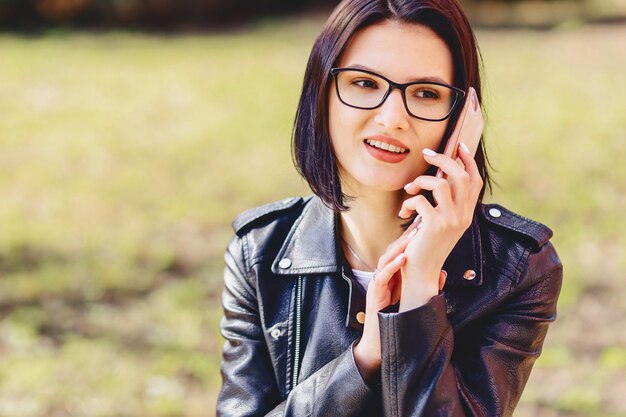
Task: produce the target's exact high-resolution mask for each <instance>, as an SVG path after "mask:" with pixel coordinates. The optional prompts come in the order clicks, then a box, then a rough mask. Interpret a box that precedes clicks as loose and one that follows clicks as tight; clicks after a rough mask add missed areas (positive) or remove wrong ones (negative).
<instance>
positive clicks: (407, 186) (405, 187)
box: [404, 182, 413, 190]
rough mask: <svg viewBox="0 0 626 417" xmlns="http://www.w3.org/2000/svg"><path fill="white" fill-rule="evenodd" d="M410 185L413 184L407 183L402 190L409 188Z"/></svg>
mask: <svg viewBox="0 0 626 417" xmlns="http://www.w3.org/2000/svg"><path fill="white" fill-rule="evenodd" d="M411 184H413V182H410V183H408V184H407V185H405V186H404V189H405V190H406V189H407V188H409V187H410V186H411Z"/></svg>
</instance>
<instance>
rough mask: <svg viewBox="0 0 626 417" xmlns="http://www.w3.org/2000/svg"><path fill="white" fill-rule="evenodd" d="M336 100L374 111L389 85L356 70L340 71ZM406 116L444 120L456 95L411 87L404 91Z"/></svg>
mask: <svg viewBox="0 0 626 417" xmlns="http://www.w3.org/2000/svg"><path fill="white" fill-rule="evenodd" d="M336 80H337V88H338V92H339V98H340V99H341V100H342V101H343V102H345V103H346V104H348V105H350V106H354V107H358V108H362V109H373V108H376V107H378V106H379V105H380V104H382V101H383V100H384V98H385V94H386V93H387V91H388V90H389V83H388V82H387V81H386V80H385V79H383V78H381V77H377V76H376V75H373V74H369V73H367V72H363V71H359V70H348V71H340V72H338V73H337V76H336ZM405 97H406V105H407V107H408V109H409V113H411V114H412V115H414V116H417V117H421V118H425V119H433V120H437V119H442V118H445V117H446V116H447V115H448V113H450V110H451V108H452V106H453V105H454V102H455V100H456V92H455V91H454V90H453V89H451V88H449V87H446V86H443V85H438V84H427V83H419V84H412V85H409V86H408V87H407V88H406V91H405Z"/></svg>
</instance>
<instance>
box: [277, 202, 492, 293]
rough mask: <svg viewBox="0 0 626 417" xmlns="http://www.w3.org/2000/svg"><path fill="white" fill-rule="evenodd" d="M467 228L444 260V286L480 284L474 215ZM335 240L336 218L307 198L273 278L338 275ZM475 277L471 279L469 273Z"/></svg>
mask: <svg viewBox="0 0 626 417" xmlns="http://www.w3.org/2000/svg"><path fill="white" fill-rule="evenodd" d="M478 212H479V210H476V211H475V214H474V219H473V221H472V224H471V225H470V227H469V228H468V229H467V230H466V231H465V233H464V234H463V236H461V239H459V241H458V242H457V244H456V246H455V247H454V248H453V249H452V252H451V253H450V255H449V256H448V258H447V259H446V261H445V263H444V266H443V269H445V270H446V272H447V273H448V278H447V280H446V286H449V285H454V286H470V287H474V286H480V285H481V284H482V282H483V274H482V248H481V240H480V227H479V224H478V218H477V213H478ZM340 255H341V252H340V249H339V247H338V239H337V216H336V214H335V213H334V212H333V211H332V210H331V209H330V208H328V207H327V206H326V205H324V203H323V202H322V201H321V200H320V199H319V197H317V196H312V197H309V200H308V201H307V202H306V206H305V208H304V210H303V211H302V214H301V215H300V217H298V219H297V220H296V221H295V223H294V225H293V226H292V228H291V230H290V231H289V234H288V235H287V237H286V239H285V241H284V243H283V245H282V247H281V248H280V250H279V251H278V255H277V256H276V258H275V259H274V261H273V262H272V272H273V273H274V274H276V275H302V274H338V276H341V259H342V256H340ZM471 271H474V273H475V276H474V278H473V279H468V278H471V277H472V275H474V274H472V272H471Z"/></svg>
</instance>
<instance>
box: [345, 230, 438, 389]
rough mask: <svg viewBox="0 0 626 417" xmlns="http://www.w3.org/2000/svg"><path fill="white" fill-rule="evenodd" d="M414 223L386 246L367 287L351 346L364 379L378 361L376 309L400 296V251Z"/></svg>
mask: <svg viewBox="0 0 626 417" xmlns="http://www.w3.org/2000/svg"><path fill="white" fill-rule="evenodd" d="M417 226H418V224H417V223H414V224H412V225H411V226H410V227H409V228H407V230H405V232H404V233H403V234H402V235H401V236H400V237H399V238H398V239H396V240H395V241H394V242H392V243H391V244H390V245H389V246H388V247H387V250H386V251H385V253H384V254H383V256H381V257H380V259H379V260H378V265H377V269H376V272H375V274H374V278H373V279H372V281H370V283H369V285H368V287H367V298H366V308H365V323H364V324H363V336H362V337H361V340H360V341H359V342H358V344H357V345H356V346H355V348H354V358H355V361H356V364H357V367H358V368H359V371H360V372H361V375H362V376H363V378H364V379H365V380H372V379H373V378H374V376H375V375H376V374H377V372H378V370H379V369H380V365H381V363H382V355H381V347H380V330H379V324H378V312H379V311H380V310H382V309H384V308H386V307H388V306H390V305H392V304H395V303H397V302H398V301H399V300H400V296H401V293H400V291H401V275H400V269H401V267H402V265H404V263H405V261H406V256H405V255H404V251H405V249H406V247H407V245H408V244H409V242H410V241H411V238H412V237H413V236H415V234H416V233H417ZM446 276H447V274H446V272H445V271H441V274H440V280H439V285H440V288H443V286H444V284H445V278H446Z"/></svg>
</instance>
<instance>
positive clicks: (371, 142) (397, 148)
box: [365, 139, 409, 153]
mask: <svg viewBox="0 0 626 417" xmlns="http://www.w3.org/2000/svg"><path fill="white" fill-rule="evenodd" d="M365 142H367V143H368V144H369V145H372V146H374V147H376V148H380V149H384V150H386V151H390V152H394V153H405V152H408V151H409V150H408V149H405V148H401V147H400V146H395V145H391V144H389V143H386V142H381V141H379V140H371V139H367V140H366V141H365Z"/></svg>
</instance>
